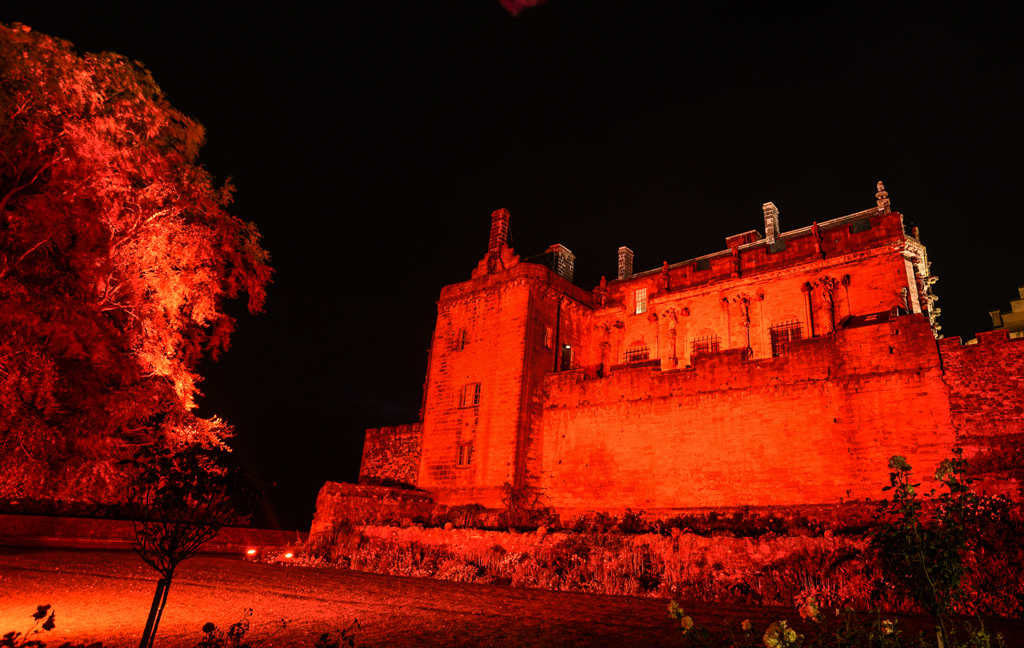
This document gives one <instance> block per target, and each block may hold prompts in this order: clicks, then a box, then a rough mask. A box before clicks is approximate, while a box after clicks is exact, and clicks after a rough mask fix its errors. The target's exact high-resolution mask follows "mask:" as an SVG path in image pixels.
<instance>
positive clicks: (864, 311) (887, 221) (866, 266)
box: [595, 214, 920, 369]
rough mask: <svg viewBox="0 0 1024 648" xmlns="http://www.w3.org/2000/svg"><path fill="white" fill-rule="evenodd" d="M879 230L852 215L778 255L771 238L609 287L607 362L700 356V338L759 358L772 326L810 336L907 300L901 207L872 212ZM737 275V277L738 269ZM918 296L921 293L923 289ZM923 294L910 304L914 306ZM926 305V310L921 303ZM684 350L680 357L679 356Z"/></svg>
mask: <svg viewBox="0 0 1024 648" xmlns="http://www.w3.org/2000/svg"><path fill="white" fill-rule="evenodd" d="M858 220H870V222H871V225H872V226H871V228H870V229H867V230H864V231H858V232H852V231H851V228H852V222H841V223H839V224H837V225H833V226H829V227H823V228H821V230H820V236H821V242H820V248H821V254H820V255H819V254H818V244H816V243H815V241H817V237H815V236H814V234H813V233H812V232H811V231H810V228H807V230H808V231H806V232H801V233H796V234H794V233H790V234H789V235H788V236H787V242H786V245H785V249H781V250H777V251H776V252H773V253H769V252H768V246H767V245H766V244H765V242H764V241H760V242H759V243H755V244H751V246H752V247H749V248H748V249H742V248H740V249H739V250H738V253H737V257H738V259H739V261H738V263H739V265H738V268H739V270H738V271H737V261H736V257H734V256H733V255H732V254H728V253H726V254H725V255H723V256H718V257H714V258H711V259H710V269H707V270H698V269H697V268H698V266H699V264H698V263H697V262H691V263H686V264H677V265H676V266H674V267H670V268H669V269H668V273H667V277H666V272H665V271H664V270H662V271H652V272H647V273H642V274H640V275H636V276H634V277H633V278H631V279H627V280H623V281H617V282H613V283H611V284H610V285H609V287H608V295H607V297H606V298H605V300H604V307H603V308H601V307H599V308H598V310H597V311H596V312H595V320H596V323H597V326H598V327H599V329H600V331H599V332H600V335H599V341H600V342H601V343H604V344H605V347H604V348H605V349H606V353H605V355H606V358H607V360H606V362H607V363H608V364H610V365H616V364H621V363H624V362H627V360H628V354H629V353H630V352H631V350H635V349H638V348H641V349H642V348H644V347H646V348H647V349H648V350H649V353H650V357H651V359H652V360H658V359H660V360H661V364H662V366H663V367H664V368H666V369H670V368H674V367H677V366H686V365H688V364H690V362H689V360H690V355H691V354H692V352H693V343H694V341H695V340H698V339H701V340H707V339H708V338H711V339H715V340H717V344H718V348H719V349H720V350H723V351H724V350H728V349H747V348H749V349H750V352H751V353H750V355H751V357H754V358H769V357H771V356H772V347H771V337H770V329H771V327H772V326H773V325H778V324H781V323H783V322H792V321H796V322H799V325H800V327H801V337H804V338H807V337H811V336H820V335H826V334H828V333H829V332H830V331H831V330H833V329H834V328H836V327H838V326H840V325H841V324H842V323H843V322H844V320H845V319H846V318H848V317H850V316H858V315H861V316H862V315H868V314H870V313H878V312H884V311H889V310H890V309H892V308H893V307H897V306H904V305H905V302H904V301H903V298H902V297H901V294H900V290H901V289H904V288H906V289H908V291H909V288H911V287H913V286H911V281H909V280H908V272H909V273H910V276H911V278H912V276H913V273H914V268H913V264H912V263H911V262H910V261H908V260H907V259H906V258H905V257H906V255H905V254H904V250H905V248H906V246H908V245H911V246H913V245H915V242H914V241H908V240H907V239H906V237H905V236H904V235H903V225H902V217H901V216H900V215H899V214H879V215H875V216H871V217H867V216H866V217H864V219H858ZM734 275H735V276H734ZM640 289H644V290H646V292H647V295H648V304H647V309H646V311H645V312H643V313H637V312H636V311H637V308H636V299H635V296H636V294H637V291H638V290H640ZM914 294H915V295H916V292H915V293H914ZM915 303H916V301H915V300H914V299H910V300H909V303H906V305H909V306H910V310H912V311H914V310H915V309H914V305H915ZM917 305H918V308H917V309H916V312H920V305H919V304H917ZM673 358H674V360H675V361H674V362H673Z"/></svg>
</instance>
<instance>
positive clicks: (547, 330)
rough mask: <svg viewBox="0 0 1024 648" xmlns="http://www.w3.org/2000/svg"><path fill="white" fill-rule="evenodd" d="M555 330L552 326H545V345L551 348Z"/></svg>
mask: <svg viewBox="0 0 1024 648" xmlns="http://www.w3.org/2000/svg"><path fill="white" fill-rule="evenodd" d="M554 333H555V332H554V331H552V330H551V327H550V326H545V327H544V346H546V347H547V348H549V349H550V348H551V343H552V342H553V341H554V340H553V338H554Z"/></svg>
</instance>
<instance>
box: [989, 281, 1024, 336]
mask: <svg viewBox="0 0 1024 648" xmlns="http://www.w3.org/2000/svg"><path fill="white" fill-rule="evenodd" d="M1017 292H1019V293H1020V299H1014V300H1013V301H1011V302H1010V310H1008V311H999V310H994V311H989V313H988V314H989V315H990V316H991V317H992V329H993V330H995V331H998V330H1001V329H1006V330H1007V331H1009V333H1010V337H1011V338H1024V286H1017Z"/></svg>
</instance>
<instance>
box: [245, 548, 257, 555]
mask: <svg viewBox="0 0 1024 648" xmlns="http://www.w3.org/2000/svg"><path fill="white" fill-rule="evenodd" d="M245 553H247V554H249V555H250V556H251V555H253V554H254V553H256V550H255V549H250V550H249V551H246V552H245Z"/></svg>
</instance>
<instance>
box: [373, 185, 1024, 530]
mask: <svg viewBox="0 0 1024 648" xmlns="http://www.w3.org/2000/svg"><path fill="white" fill-rule="evenodd" d="M875 203H876V204H875V205H874V206H873V207H871V208H870V209H866V210H864V211H860V212H857V213H854V214H849V215H847V216H842V217H840V218H835V219H833V220H828V221H824V222H820V223H815V224H814V225H812V226H810V227H804V228H801V229H796V230H792V231H783V230H782V229H781V228H780V220H779V210H778V209H777V208H776V207H775V205H773V204H772V203H765V204H764V205H763V213H764V222H763V225H764V230H763V234H762V233H761V232H759V231H749V232H744V233H742V234H737V235H735V236H729V237H727V238H726V239H725V242H726V248H725V249H724V250H722V251H719V252H715V253H712V254H707V255H705V256H702V257H698V258H694V259H690V260H687V261H683V262H679V263H671V264H670V263H668V262H666V263H664V264H663V265H662V266H661V267H660V268H655V269H653V270H647V271H642V272H634V269H633V253H632V251H631V250H629V249H628V248H625V247H622V248H619V264H618V276H617V277H616V278H615V279H614V280H612V281H606V280H605V279H604V278H602V280H601V283H600V285H599V286H597V287H596V288H594V289H593V290H591V291H587V290H584V289H582V288H580V287H578V286H576V285H574V284H573V283H572V278H573V263H574V257H573V255H572V253H571V252H570V251H569V250H568V249H567V248H565V247H564V246H561V245H553V246H551V247H550V248H548V250H547V251H546V252H545V253H544V255H542V256H540V257H537V258H536V259H535V262H528V261H523V260H521V259H520V258H519V257H518V256H516V254H515V253H514V251H513V250H512V248H510V247H509V246H508V245H507V233H508V223H509V217H510V216H509V213H508V212H507V211H505V210H503V209H502V210H498V211H496V212H494V213H493V214H492V215H491V223H490V237H489V242H488V247H487V253H486V254H485V255H484V257H483V259H481V261H480V262H479V264H478V265H477V267H476V269H474V270H473V271H472V275H471V278H470V279H469V280H468V281H465V282H462V283H458V284H454V285H450V286H446V287H445V288H444V289H443V290H442V291H441V297H440V299H439V301H438V302H437V307H438V315H437V326H436V329H435V331H434V335H433V343H432V348H431V352H430V355H429V362H428V368H427V377H426V382H425V383H424V394H423V406H422V410H421V413H420V414H421V415H420V422H418V423H412V424H409V425H402V426H396V427H389V428H379V429H372V430H367V432H366V440H365V445H364V451H363V460H362V466H361V469H360V477H359V481H360V484H381V483H383V484H395V483H401V484H406V485H411V486H415V487H417V488H418V489H421V490H422V491H426V493H428V494H429V496H430V497H431V498H432V499H433V500H434V502H435V503H439V504H448V505H456V504H482V505H484V506H488V507H500V506H501V494H502V488H503V486H505V485H511V486H513V487H523V486H528V487H531V488H533V489H536V491H537V492H538V493H540V495H541V501H542V503H543V505H545V506H548V507H550V508H552V509H553V510H556V511H559V512H563V513H581V512H585V511H588V510H589V511H595V510H601V511H616V510H624V509H634V510H637V509H642V510H645V511H648V512H657V511H667V510H672V509H679V508H690V507H724V506H739V505H752V506H776V505H804V504H834V503H841V502H844V501H851V500H859V499H863V498H864V497H876V496H878V493H879V487H880V486H881V485H883V484H885V483H887V481H888V471H889V469H888V466H887V462H888V459H889V457H891V456H892V455H894V454H902V455H904V456H906V457H907V459H908V461H909V462H910V463H911V464H912V465H914V466H917V467H920V468H921V469H923V470H922V473H925V474H921V476H922V477H925V478H927V475H926V473H928V472H929V471H930V469H931V467H933V466H935V465H936V464H937V463H938V462H939V461H940V460H941V459H942V458H944V457H947V456H949V454H950V450H951V448H952V447H953V446H954V445H956V444H961V445H964V447H965V448H966V449H967V451H968V453H969V454H972V453H973V454H974V455H978V454H979V453H981V454H984V453H985V452H986V451H987V450H986V449H987V448H989V449H990V448H993V447H997V446H999V445H1000V443H1002V444H1003V445H1004V446H1005V443H1007V440H1009V443H1010V444H1011V445H1017V444H1018V441H1019V439H1020V438H1021V437H1022V435H1024V387H1022V386H1024V340H1021V341H1018V340H1010V339H1009V337H1008V335H1007V332H1006V331H1005V330H1002V331H993V332H991V333H987V334H980V335H979V336H978V340H979V344H977V345H971V346H962V345H961V343H960V339H959V338H952V339H938V338H940V337H941V336H939V335H938V330H939V326H938V324H937V323H936V317H937V316H938V314H939V311H938V308H936V307H935V303H934V302H935V297H934V296H933V295H932V292H931V286H932V284H933V283H934V282H935V280H936V278H935V277H933V276H932V275H931V274H930V271H929V265H930V264H929V262H928V256H927V250H926V248H925V246H924V245H922V244H921V241H920V238H919V236H918V234H917V230H916V228H912V229H911V230H910V231H907V230H906V228H905V225H904V222H903V217H902V216H901V215H900V214H899V213H897V212H893V211H891V209H890V202H889V199H888V194H887V193H886V191H885V189H884V187H883V186H882V183H878V192H877V194H876V195H875ZM990 375H998V376H999V379H998V380H991V381H990V380H986V376H990ZM1007 376H1010V377H1015V379H1010V380H1007Z"/></svg>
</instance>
